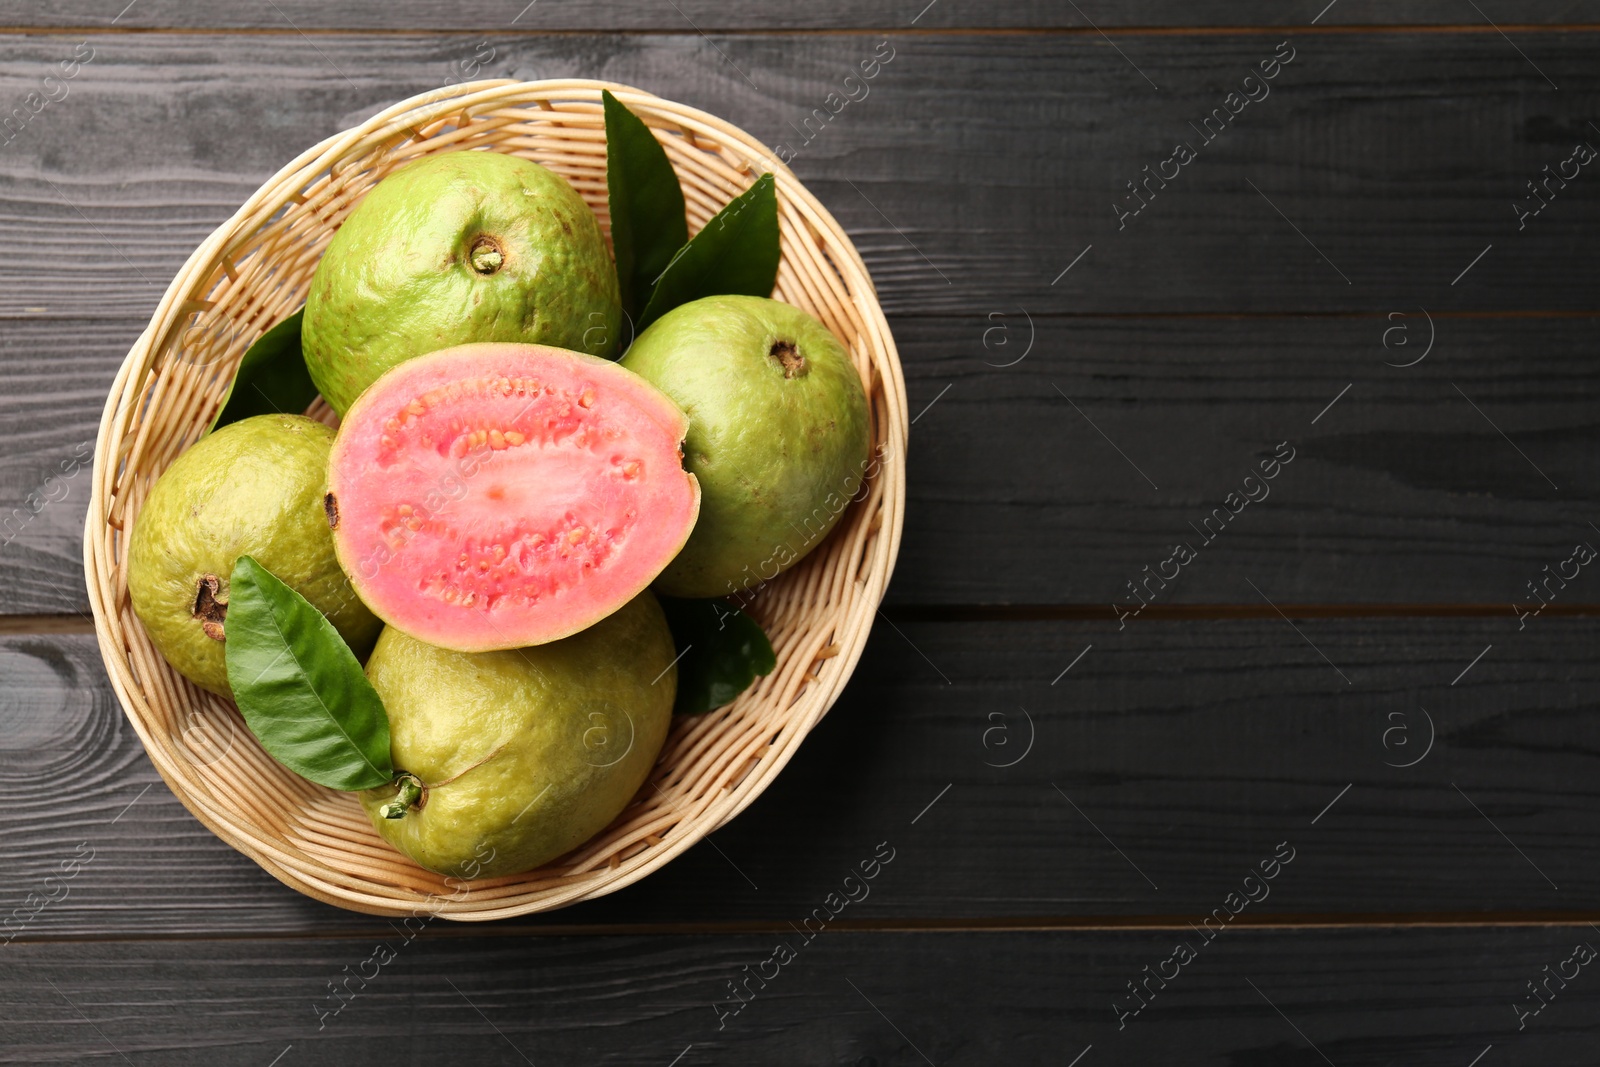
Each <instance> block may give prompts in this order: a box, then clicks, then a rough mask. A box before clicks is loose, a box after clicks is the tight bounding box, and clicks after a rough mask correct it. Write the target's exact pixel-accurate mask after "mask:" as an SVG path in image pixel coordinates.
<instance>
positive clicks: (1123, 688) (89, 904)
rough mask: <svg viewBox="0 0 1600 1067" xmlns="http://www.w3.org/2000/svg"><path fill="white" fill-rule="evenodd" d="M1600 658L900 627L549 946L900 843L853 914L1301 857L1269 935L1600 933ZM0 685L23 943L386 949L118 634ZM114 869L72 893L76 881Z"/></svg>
mask: <svg viewBox="0 0 1600 1067" xmlns="http://www.w3.org/2000/svg"><path fill="white" fill-rule="evenodd" d="M1296 627H1297V628H1298V629H1296ZM1597 636H1600V620H1594V619H1561V618H1553V617H1544V618H1533V619H1530V620H1528V623H1527V627H1526V630H1524V631H1522V632H1519V631H1518V630H1517V624H1516V621H1515V620H1513V619H1511V618H1509V617H1507V618H1505V619H1437V618H1435V619H1385V620H1372V619H1367V620H1348V619H1343V620H1341V619H1303V620H1299V621H1297V622H1296V623H1295V626H1294V627H1291V626H1290V624H1289V623H1287V622H1286V621H1284V620H1282V619H1280V618H1278V617H1276V616H1272V617H1270V618H1262V619H1244V620H1234V621H1224V622H1198V621H1188V622H1150V621H1148V620H1147V619H1145V620H1135V621H1133V622H1130V624H1129V625H1128V626H1127V628H1126V629H1125V630H1123V631H1120V632H1119V631H1118V630H1117V629H1116V627H1115V626H1114V625H1110V624H1104V623H1094V622H1054V623H1051V622H1029V623H1004V622H988V623H937V622H912V621H902V622H899V623H896V624H894V625H889V624H881V625H880V626H879V627H878V630H877V632H876V633H875V635H874V637H873V640H872V643H871V645H870V647H869V649H868V652H867V655H866V657H865V658H864V659H863V661H862V663H861V665H860V667H859V669H858V672H857V674H856V676H855V677H854V678H853V680H852V682H851V684H850V686H849V688H848V689H847V690H846V692H845V695H844V697H843V698H842V699H841V701H840V702H839V704H838V706H837V707H835V708H834V709H833V711H832V712H831V713H830V715H829V716H828V718H827V719H826V720H824V722H823V723H822V724H821V725H820V726H819V728H818V729H817V730H816V731H815V733H814V734H813V736H812V737H810V738H809V739H808V740H807V742H806V745H805V747H804V748H803V749H802V750H801V752H800V753H799V755H798V756H797V757H796V758H795V760H794V761H793V762H792V763H791V764H790V765H789V767H788V768H787V769H786V770H785V772H784V774H783V775H782V776H781V777H780V778H779V779H778V781H777V782H776V783H775V784H774V785H773V786H772V787H771V789H769V791H768V792H767V793H766V794H765V795H763V796H762V797H761V798H760V799H759V800H758V801H757V802H756V803H755V805H754V806H753V807H752V808H751V809H750V810H749V811H747V812H745V813H744V814H743V815H741V816H740V817H739V818H738V819H736V820H735V821H734V822H733V823H732V824H731V825H729V826H728V827H727V828H725V829H724V830H722V831H721V832H719V833H718V834H717V835H716V838H715V843H716V848H704V847H702V848H696V849H694V850H692V851H691V852H690V853H688V854H687V855H685V856H684V857H681V858H680V859H678V860H676V861H675V862H674V863H672V864H670V865H669V866H668V867H666V868H665V869H664V870H662V871H661V872H658V873H657V874H655V875H653V876H652V877H650V878H649V879H647V880H645V881H644V882H643V883H641V884H639V885H637V886H634V887H631V888H629V889H627V890H625V891H623V892H620V893H618V894H615V895H613V896H611V897H608V898H605V899H603V900H601V901H596V902H593V903H590V904H587V905H583V906H579V907H575V908H571V909H568V910H565V911H562V912H559V913H556V914H554V915H551V916H545V917H540V918H535V919H532V920H529V925H531V926H537V927H540V928H547V927H555V928H571V927H573V926H578V927H584V928H590V927H594V926H596V925H611V924H637V923H652V924H678V925H681V924H688V925H689V926H690V927H697V928H698V927H704V926H705V925H706V924H714V923H719V922H730V921H760V922H766V923H769V924H770V923H778V924H781V923H785V922H798V921H799V920H800V919H801V918H803V917H804V916H805V915H806V914H807V913H808V912H809V911H810V909H811V908H812V907H813V906H814V904H815V901H816V900H818V899H821V898H823V897H825V896H826V895H827V894H828V893H830V892H833V891H835V890H836V889H838V888H839V887H841V886H842V885H843V884H844V883H843V879H844V878H845V877H846V876H847V875H848V874H849V873H850V872H851V871H852V870H853V869H855V868H856V867H857V866H858V864H859V863H860V862H861V861H863V860H866V859H868V858H870V857H871V856H872V855H873V853H874V851H875V849H876V847H877V846H878V845H879V843H881V842H888V845H889V847H890V848H893V849H895V850H897V852H898V854H899V857H900V858H898V859H896V860H895V861H894V864H893V873H892V875H891V876H889V877H886V878H885V879H884V880H883V881H882V882H881V883H879V884H878V885H877V887H876V889H875V890H874V891H873V892H872V893H871V895H870V896H869V897H867V898H866V899H864V900H862V901H861V902H859V904H856V905H852V906H851V909H850V913H849V914H848V915H847V916H845V917H846V918H847V919H850V920H852V921H854V920H858V919H859V920H863V921H867V920H871V921H882V920H898V919H915V920H928V921H934V920H939V921H943V920H982V919H983V918H984V917H1009V918H1013V919H1017V918H1026V917H1042V919H1043V920H1049V921H1050V922H1061V921H1078V920H1082V919H1083V918H1084V917H1093V916H1102V917H1105V916H1110V917H1115V916H1147V917H1148V916H1167V917H1168V918H1169V919H1170V920H1171V921H1181V920H1183V919H1186V918H1193V919H1196V920H1198V918H1199V917H1201V916H1203V915H1205V914H1206V913H1207V912H1209V911H1210V910H1211V909H1212V908H1214V907H1217V906H1218V905H1219V903H1220V902H1221V901H1222V900H1223V899H1224V898H1225V897H1226V896H1227V894H1229V893H1230V892H1233V891H1235V890H1236V889H1237V888H1238V886H1239V885H1240V884H1241V880H1242V879H1243V878H1244V877H1245V875H1247V874H1248V873H1250V872H1251V871H1252V870H1253V869H1255V868H1256V867H1257V866H1258V865H1259V864H1260V863H1261V862H1262V861H1264V860H1268V859H1270V858H1271V857H1272V855H1273V854H1274V852H1275V850H1277V848H1278V846H1279V844H1280V843H1282V842H1287V843H1288V847H1289V848H1290V849H1293V850H1295V851H1296V852H1297V858H1296V859H1295V860H1294V861H1293V863H1292V866H1290V867H1289V868H1288V869H1287V873H1285V875H1284V876H1283V877H1282V878H1281V879H1280V880H1279V881H1278V882H1277V883H1276V884H1275V887H1274V888H1273V890H1272V892H1271V896H1270V899H1268V900H1264V901H1262V902H1261V904H1260V905H1259V906H1255V907H1252V908H1251V910H1250V914H1249V916H1248V917H1249V918H1250V919H1251V920H1252V921H1265V920H1266V919H1270V918H1271V917H1272V916H1280V917H1281V916H1288V917H1300V918H1301V919H1305V918H1315V917H1318V916H1328V915H1338V914H1345V915H1352V914H1354V915H1366V916H1372V915H1407V914H1408V915H1413V916H1416V915H1423V914H1432V913H1438V912H1454V913H1459V914H1470V913H1490V912H1517V913H1521V914H1525V915H1535V916H1539V915H1542V916H1545V917H1547V918H1552V917H1560V916H1579V915H1581V916H1585V917H1590V918H1594V917H1596V914H1597V913H1596V912H1595V911H1594V900H1595V899H1596V895H1597V893H1600V842H1597V840H1596V837H1595V834H1594V833H1593V828H1594V826H1595V823H1596V820H1597V819H1600V787H1597V785H1596V782H1595V776H1594V774H1593V768H1592V763H1593V761H1594V757H1595V753H1596V752H1597V751H1600V722H1597V721H1596V720H1595V717H1594V716H1593V714H1592V709H1593V707H1594V705H1595V703H1596V700H1597V698H1600V663H1597V662H1596V661H1595V658H1594V656H1593V655H1592V650H1593V648H1594V644H1595V641H1596V639H1597ZM1313 642H1314V644H1313ZM1091 645H1092V646H1093V647H1092V649H1091V648H1089V646H1091ZM1488 646H1492V648H1490V647H1488ZM1324 656H1326V657H1327V658H1326V659H1324V658H1323V657H1324ZM0 677H5V678H6V679H7V685H6V686H5V689H4V691H3V693H0V916H11V915H15V914H17V913H16V911H15V909H18V908H22V909H23V913H22V918H21V919H19V920H18V921H19V922H24V926H23V927H22V928H21V929H16V928H15V927H14V928H13V929H15V930H16V933H17V934H18V936H19V937H20V938H22V939H29V938H56V937H69V936H70V937H78V936H91V935H101V934H108V935H119V936H121V935H129V936H132V935H138V936H145V935H149V934H153V933H157V932H159V933H162V934H194V933H207V934H210V933H221V932H230V931H231V932H251V931H253V932H268V931H285V932H307V931H341V930H342V931H362V930H370V929H372V928H373V927H374V921H373V920H369V919H366V918H364V917H360V916H355V915H351V914H348V913H344V912H340V911H337V910H335V909H333V908H329V907H325V906H322V905H318V904H315V903H313V902H311V901H309V900H307V899H305V898H302V897H300V896H299V895H297V894H295V893H293V892H291V891H290V890H287V889H285V888H284V887H282V886H280V885H279V884H278V883H276V882H275V881H273V880H271V879H270V878H269V877H267V876H266V875H265V874H263V873H261V872H260V871H259V870H258V869H256V868H255V866H254V865H253V864H251V863H250V862H249V861H248V860H246V859H244V858H243V857H242V856H239V855H237V854H235V853H233V852H232V851H231V850H229V849H228V848H227V847H226V846H225V845H223V844H222V843H221V842H219V841H218V840H216V839H215V838H214V837H213V836H212V835H211V834H210V833H209V832H208V831H207V830H205V829H204V828H203V827H201V826H200V824H199V823H197V822H196V821H195V820H194V819H192V818H191V817H190V816H189V815H188V814H187V813H186V812H185V811H184V810H183V809H182V807H181V806H180V805H179V804H178V802H177V801H176V800H175V799H174V798H173V797H172V796H171V794H170V793H169V792H168V791H167V789H166V788H165V787H164V786H163V785H162V784H160V783H159V782H158V781H157V780H156V777H155V775H154V772H153V770H152V769H151V768H150V766H149V764H148V763H147V762H146V760H145V758H144V756H143V755H142V753H141V751H140V748H139V744H138V741H137V740H136V738H135V737H134V735H133V732H132V730H131V728H130V727H128V726H127V725H126V724H125V723H124V722H123V720H122V718H121V715H120V713H119V712H118V710H117V708H116V705H115V701H114V700H113V698H112V696H111V694H110V693H109V691H108V689H107V687H106V683H105V682H104V680H103V676H102V675H101V672H100V668H99V664H98V662H97V659H96V651H95V646H94V643H93V641H92V640H91V639H89V638H86V637H59V636H58V637H49V638H45V637H39V638H21V637H7V638H3V639H0ZM946 679H949V684H946V681H945V680H946ZM1346 679H1348V680H1349V683H1348V684H1347V683H1346ZM1458 679H1459V680H1458ZM1430 737H1431V738H1433V743H1432V745H1431V747H1430V746H1429V740H1430ZM240 740H241V741H242V738H241V739H240ZM1424 754H1425V755H1424ZM1408 762H1416V765H1415V766H1413V767H1401V766H1396V765H1398V764H1404V763H1408ZM1007 764H1010V766H1006V765H1007ZM1502 835H1503V836H1502ZM91 852H92V857H93V859H92V862H90V863H87V864H85V865H83V868H82V870H81V871H80V872H79V873H78V874H77V875H76V877H75V878H74V879H72V880H71V881H70V883H68V884H67V885H66V887H65V889H66V891H65V893H64V894H63V893H62V892H61V890H60V889H59V888H57V886H56V885H55V884H53V883H51V884H47V882H46V879H47V878H49V877H51V876H52V875H54V874H56V873H57V872H58V870H59V868H60V865H61V863H62V862H63V861H64V860H70V859H72V858H73V857H74V856H75V855H81V854H88V853H91ZM177 872H181V874H180V873H177ZM29 894H34V895H35V898H36V899H35V900H33V901H32V902H31V904H30V902H29ZM46 895H54V896H56V897H58V898H59V899H55V900H53V901H52V902H51V903H50V904H49V905H48V906H47V907H44V908H43V909H42V910H38V909H37V904H38V898H40V897H42V896H46ZM35 910H37V912H38V913H37V914H36V915H31V917H30V913H31V912H32V911H35Z"/></svg>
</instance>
